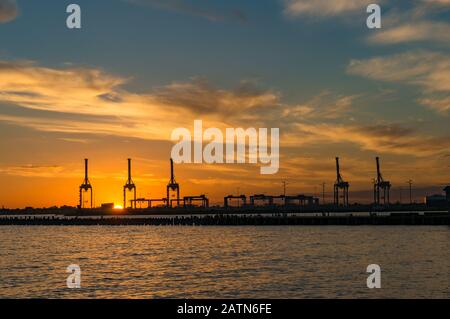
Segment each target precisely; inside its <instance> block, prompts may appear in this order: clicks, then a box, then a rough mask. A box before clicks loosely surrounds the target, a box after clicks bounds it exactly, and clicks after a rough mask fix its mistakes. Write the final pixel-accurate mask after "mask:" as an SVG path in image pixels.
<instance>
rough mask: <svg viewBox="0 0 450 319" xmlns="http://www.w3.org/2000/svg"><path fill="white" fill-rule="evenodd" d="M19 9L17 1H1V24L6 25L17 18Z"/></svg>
mask: <svg viewBox="0 0 450 319" xmlns="http://www.w3.org/2000/svg"><path fill="white" fill-rule="evenodd" d="M17 14H18V8H17V3H16V1H15V0H0V23H6V22H9V21H12V20H14V19H15V18H16V17H17Z"/></svg>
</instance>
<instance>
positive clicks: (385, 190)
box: [373, 157, 392, 205]
mask: <svg viewBox="0 0 450 319" xmlns="http://www.w3.org/2000/svg"><path fill="white" fill-rule="evenodd" d="M375 160H376V163H377V178H376V179H375V181H374V183H373V201H374V203H375V204H377V205H380V204H384V205H386V204H389V192H390V190H391V186H392V185H391V182H389V181H385V180H384V179H383V176H382V175H381V171H380V158H379V157H376V158H375Z"/></svg>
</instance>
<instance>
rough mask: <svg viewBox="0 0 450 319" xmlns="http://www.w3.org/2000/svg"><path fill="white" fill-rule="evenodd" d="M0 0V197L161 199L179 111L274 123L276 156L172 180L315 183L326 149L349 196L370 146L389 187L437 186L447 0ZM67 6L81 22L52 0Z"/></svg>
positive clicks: (446, 107)
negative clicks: (131, 195)
mask: <svg viewBox="0 0 450 319" xmlns="http://www.w3.org/2000/svg"><path fill="white" fill-rule="evenodd" d="M372 2H373V1H372V0H371V1H365V0H335V1H326V0H316V1H311V0H258V1H256V0H246V1H242V0H240V1H239V0H227V1H222V0H208V1H207V0H189V1H188V0H110V1H99V0H95V1H93V0H89V1H87V0H73V1H71V2H69V1H46V0H45V1H44V0H41V1H29V0H28V1H26V0H17V1H13V0H0V134H1V137H0V147H1V150H2V151H1V152H0V178H1V181H2V183H1V185H0V206H3V207H9V208H16V207H25V206H33V207H49V206H53V205H57V206H61V205H72V206H75V205H76V204H77V201H78V187H79V185H80V184H81V183H82V181H83V169H84V167H83V159H84V158H89V160H90V166H89V168H90V172H89V173H90V176H89V178H90V181H91V183H92V185H93V188H94V198H95V204H96V205H100V204H101V203H106V202H115V203H116V204H120V203H122V187H123V184H124V183H125V181H126V169H127V163H126V160H127V158H132V159H133V162H132V163H133V164H132V165H133V180H134V182H135V184H136V185H137V193H138V196H139V197H147V198H161V197H164V196H165V186H166V184H167V182H168V181H169V157H170V152H171V148H172V146H173V144H174V142H173V141H171V139H170V137H171V132H172V131H173V130H174V129H175V128H178V127H185V128H188V129H191V130H192V129H193V123H194V120H196V119H200V120H202V121H203V126H204V127H205V128H207V127H217V128H220V129H225V128H227V127H231V128H238V127H243V128H248V127H255V128H261V127H262V128H279V129H280V169H279V172H278V173H277V174H274V175H261V174H260V173H259V172H260V171H259V166H258V165H254V164H177V165H175V177H176V179H177V181H178V183H179V184H180V185H181V193H182V195H183V196H184V195H199V194H207V195H208V196H209V197H210V198H211V201H212V203H221V202H222V201H223V196H225V195H228V194H236V193H238V192H240V193H246V194H247V195H250V194H255V193H266V194H281V193H282V192H283V184H282V181H287V192H288V193H289V194H300V193H304V194H315V195H321V191H322V183H325V189H326V195H327V196H326V197H327V198H326V200H327V201H331V199H332V195H331V191H332V185H333V183H334V180H335V161H334V158H335V157H336V156H339V157H340V160H341V173H342V175H343V177H344V179H345V180H347V181H348V182H349V183H350V202H355V201H363V202H364V201H366V202H367V201H370V194H371V188H372V185H371V183H372V179H373V178H374V177H375V173H376V172H375V168H376V167H375V157H376V156H379V157H380V159H381V168H382V173H383V176H384V178H385V179H386V180H389V181H391V183H392V184H393V189H392V194H391V198H392V199H393V200H394V201H396V200H399V199H400V196H402V199H403V200H404V201H405V200H406V198H407V191H406V189H407V183H406V181H408V180H410V179H412V180H413V185H414V189H415V190H414V198H415V200H417V201H421V200H422V198H423V196H425V195H427V194H433V193H440V192H441V189H442V188H443V186H444V185H448V184H450V170H449V167H450V130H449V124H448V123H449V113H450V23H449V21H450V20H449V18H450V1H449V0H408V1H386V0H384V1H378V2H377V3H378V4H379V5H380V6H381V8H382V27H381V29H369V28H367V26H366V19H367V16H368V13H367V12H366V7H367V5H368V4H369V3H372ZM70 3H77V4H78V5H80V7H81V12H82V14H81V19H82V28H81V29H68V28H67V27H66V19H67V16H68V13H66V7H67V5H69V4H70Z"/></svg>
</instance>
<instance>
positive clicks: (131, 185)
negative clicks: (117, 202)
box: [123, 158, 136, 208]
mask: <svg viewBox="0 0 450 319" xmlns="http://www.w3.org/2000/svg"><path fill="white" fill-rule="evenodd" d="M127 190H128V191H130V192H131V191H133V192H134V196H133V200H131V201H130V202H131V208H136V185H135V184H134V183H133V180H132V179H131V158H129V159H128V180H127V182H126V183H125V185H124V186H123V208H126V207H127Z"/></svg>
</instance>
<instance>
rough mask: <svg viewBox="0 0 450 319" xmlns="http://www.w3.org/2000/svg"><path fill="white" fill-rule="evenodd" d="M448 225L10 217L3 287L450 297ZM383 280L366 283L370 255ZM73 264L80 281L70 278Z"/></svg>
mask: <svg viewBox="0 0 450 319" xmlns="http://www.w3.org/2000/svg"><path fill="white" fill-rule="evenodd" d="M449 233H450V231H449V228H448V227H445V226H444V227H441V226H436V227H428V226H412V227H408V226H358V227H351V226H325V227H324V226H312V227H308V226H292V227H289V226H263V227H261V226H259V227H251V226H243V227H238V226H236V227H183V226H175V227H173V226H115V227H109V226H89V227H84V226H69V227H64V226H2V227H0V296H1V297H13V298H16V297H27V298H28V297H33V298H35V297H44V298H80V297H81V298H121V297H122V298H123V297H126V298H325V297H326V298H345V297H347V298H352V297H362V298H380V297H393V298H420V297H431V298H438V297H440V298H448V297H449V277H448V269H449V262H450V261H449V260H450V258H449V257H450V256H449V255H450V253H449V251H450V250H449ZM372 263H376V264H379V265H380V266H381V269H382V288H381V289H368V288H367V287H366V278H367V275H368V274H366V273H365V271H366V267H367V265H369V264H372ZM69 264H78V265H80V267H81V271H82V278H81V286H82V288H81V289H79V290H73V289H68V288H67V287H66V277H67V275H68V274H67V273H66V272H65V270H66V267H67V266H68V265H69Z"/></svg>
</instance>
